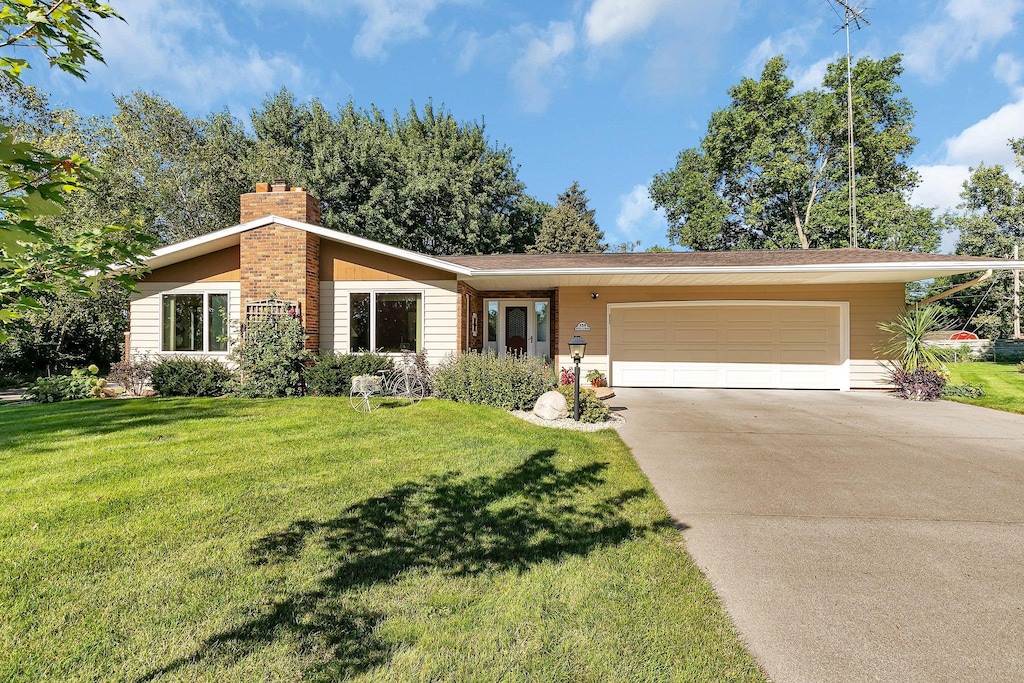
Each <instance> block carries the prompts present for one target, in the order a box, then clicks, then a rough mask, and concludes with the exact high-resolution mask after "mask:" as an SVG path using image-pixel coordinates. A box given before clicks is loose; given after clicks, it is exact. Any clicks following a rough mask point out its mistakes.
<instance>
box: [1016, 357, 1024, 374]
mask: <svg viewBox="0 0 1024 683" xmlns="http://www.w3.org/2000/svg"><path fill="white" fill-rule="evenodd" d="M1017 372H1019V373H1021V374H1024V360H1022V361H1021V362H1019V363H1017Z"/></svg>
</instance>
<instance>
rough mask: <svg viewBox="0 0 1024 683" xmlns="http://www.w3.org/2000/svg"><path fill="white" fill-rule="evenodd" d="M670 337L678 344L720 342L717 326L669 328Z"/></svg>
mask: <svg viewBox="0 0 1024 683" xmlns="http://www.w3.org/2000/svg"><path fill="white" fill-rule="evenodd" d="M668 336H669V339H670V340H671V341H672V342H673V343H676V344H679V343H698V344H708V343H710V344H715V343H717V342H718V328H717V327H704V328H701V327H676V328H672V329H671V330H669V333H668Z"/></svg>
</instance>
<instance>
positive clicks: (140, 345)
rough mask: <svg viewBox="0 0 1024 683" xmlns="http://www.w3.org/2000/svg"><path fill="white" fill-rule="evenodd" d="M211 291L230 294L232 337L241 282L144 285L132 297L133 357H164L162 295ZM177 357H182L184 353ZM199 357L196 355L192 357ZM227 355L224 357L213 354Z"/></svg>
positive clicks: (151, 283)
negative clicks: (161, 335) (161, 312)
mask: <svg viewBox="0 0 1024 683" xmlns="http://www.w3.org/2000/svg"><path fill="white" fill-rule="evenodd" d="M200 292H210V293H216V294H223V293H225V292H226V293H227V295H228V310H229V313H228V315H229V321H228V329H229V330H230V331H231V333H232V334H235V333H236V331H237V324H238V320H239V319H240V317H241V315H240V313H239V301H240V299H241V287H240V286H239V283H238V282H199V283H196V282H159V283H158V282H149V281H148V280H147V281H145V282H141V283H139V285H138V291H137V292H136V293H135V294H134V295H132V302H131V310H130V319H131V350H132V354H150V355H161V353H162V352H161V351H160V296H161V294H191V293H200ZM174 355H181V354H180V353H177V354H174ZM190 355H195V354H190ZM209 355H211V356H223V354H209Z"/></svg>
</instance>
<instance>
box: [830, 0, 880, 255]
mask: <svg viewBox="0 0 1024 683" xmlns="http://www.w3.org/2000/svg"><path fill="white" fill-rule="evenodd" d="M828 2H829V3H833V2H834V3H835V4H837V5H839V6H840V7H842V8H843V12H844V15H843V17H842V18H843V20H844V21H843V25H842V26H840V27H839V28H838V29H836V32H837V33H838V32H839V31H842V30H843V29H846V116H847V119H846V120H847V126H846V130H847V141H848V142H849V145H850V163H849V167H850V168H849V171H850V181H849V192H850V246H851V247H853V248H854V249H856V248H857V164H856V162H855V161H854V158H853V66H852V61H853V60H852V57H851V56H850V26H851V25H852V26H854V27H855V28H857V29H860V28H861V23H862V22H863V23H864V25H865V26H870V25H871V22H870V21H868V20H867V19H865V18H864V11H865V10H864V9H859V8H860V4H859V3H858V4H857V5H854V6H853V7H851V6H850V4H849V3H848V2H847V1H846V0H828ZM832 9H835V8H834V7H833V8H832ZM865 9H866V8H865Z"/></svg>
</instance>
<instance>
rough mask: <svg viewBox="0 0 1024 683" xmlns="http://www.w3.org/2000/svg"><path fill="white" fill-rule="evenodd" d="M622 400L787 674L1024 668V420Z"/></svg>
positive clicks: (642, 395) (677, 500) (802, 397)
mask: <svg viewBox="0 0 1024 683" xmlns="http://www.w3.org/2000/svg"><path fill="white" fill-rule="evenodd" d="M617 394H618V396H617V397H616V398H613V399H611V400H610V402H609V403H610V404H611V405H613V406H621V407H624V408H626V411H625V412H623V413H622V414H623V415H624V416H625V417H626V418H627V420H628V422H627V424H626V425H625V426H624V427H623V428H622V429H621V430H620V431H621V434H622V437H623V438H624V439H625V440H626V442H627V443H628V444H629V445H630V446H631V447H632V449H633V453H634V454H635V456H636V459H637V461H638V462H639V463H640V466H641V467H642V468H643V470H644V472H646V473H647V476H648V477H649V478H650V480H651V482H652V483H653V484H654V487H655V489H656V490H657V491H658V493H659V494H660V495H661V497H662V499H664V501H665V503H666V504H667V505H668V508H669V511H670V513H671V514H672V516H673V517H674V518H675V520H676V521H677V522H679V524H680V525H682V526H683V527H684V531H683V537H684V540H685V542H686V546H687V548H688V549H689V551H690V553H691V554H692V556H693V557H694V559H695V560H696V562H697V564H698V565H699V566H700V567H701V568H702V569H703V570H704V572H705V573H706V574H707V576H708V578H709V579H710V580H711V582H712V584H713V585H714V587H715V589H716V590H717V592H718V594H719V595H720V596H721V598H722V600H723V602H724V603H725V606H726V609H727V610H728V611H729V613H730V614H731V615H732V618H733V620H734V622H735V624H736V626H737V627H738V629H739V631H740V633H741V634H742V635H743V637H744V638H745V640H746V641H747V643H748V645H749V647H750V649H751V651H752V652H753V654H754V655H755V656H756V657H757V658H758V660H759V661H760V662H761V663H762V664H763V665H764V667H765V670H766V671H767V672H768V674H769V675H770V676H771V677H772V679H774V680H775V681H779V682H782V681H815V682H818V681H868V680H870V681H1011V680H1014V681H1018V680H1024V416H1020V415H1011V414H1008V413H1001V412H997V411H994V410H987V409H984V408H975V407H972V406H965V405H960V404H955V403H949V402H940V403H931V404H920V403H913V402H907V401H901V400H899V399H896V398H893V397H891V396H888V395H885V394H880V393H859V392H852V393H838V392H816V391H815V392H799V391H738V390H732V391H727V390H702V389H620V390H617Z"/></svg>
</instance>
